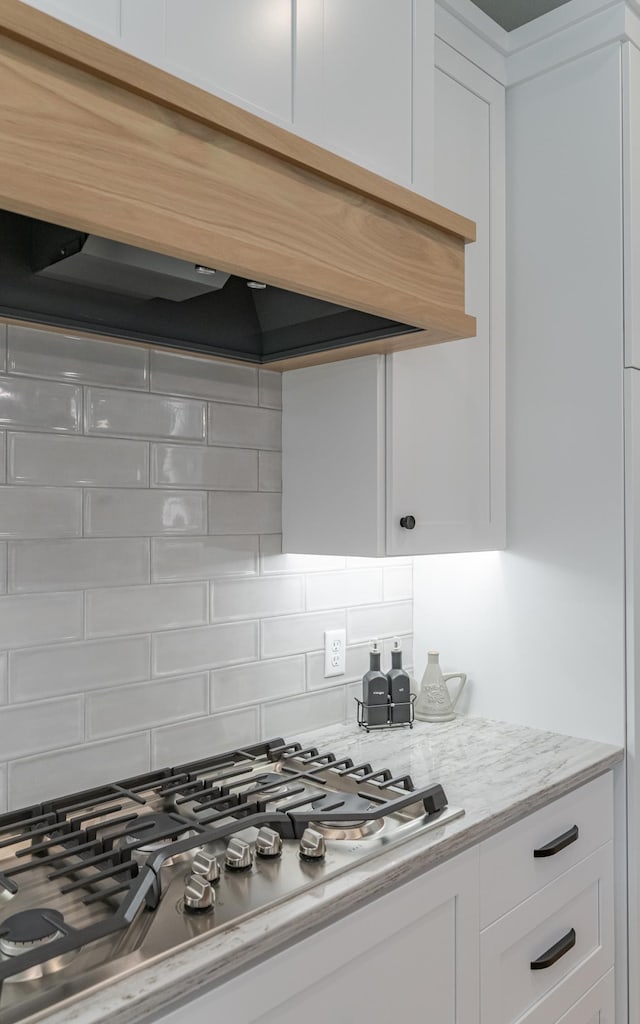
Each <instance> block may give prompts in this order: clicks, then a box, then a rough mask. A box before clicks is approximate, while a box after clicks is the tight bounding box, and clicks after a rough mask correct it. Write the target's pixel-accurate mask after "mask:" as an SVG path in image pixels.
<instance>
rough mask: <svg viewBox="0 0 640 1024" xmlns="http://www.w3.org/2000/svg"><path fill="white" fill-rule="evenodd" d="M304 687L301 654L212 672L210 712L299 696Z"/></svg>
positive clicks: (303, 668)
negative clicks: (239, 705) (275, 698)
mask: <svg viewBox="0 0 640 1024" xmlns="http://www.w3.org/2000/svg"><path fill="white" fill-rule="evenodd" d="M304 683H305V663H304V655H302V654H301V655H297V656H296V657H294V658H274V659H272V660H271V661H252V662H250V663H249V664H248V665H234V666H233V668H220V669H215V670H214V671H213V672H212V673H211V710H212V711H219V710H221V709H222V708H231V707H234V706H237V705H238V704H257V703H259V701H261V700H270V699H271V698H274V697H286V696H291V695H293V694H296V693H303V691H304Z"/></svg>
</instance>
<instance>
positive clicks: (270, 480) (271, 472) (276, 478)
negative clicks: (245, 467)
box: [259, 452, 282, 491]
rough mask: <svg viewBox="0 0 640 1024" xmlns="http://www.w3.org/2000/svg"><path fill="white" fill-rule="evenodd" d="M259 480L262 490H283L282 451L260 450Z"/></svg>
mask: <svg viewBox="0 0 640 1024" xmlns="http://www.w3.org/2000/svg"><path fill="white" fill-rule="evenodd" d="M259 456H260V462H259V480H260V490H261V491H281V490H282V455H281V454H280V452H259Z"/></svg>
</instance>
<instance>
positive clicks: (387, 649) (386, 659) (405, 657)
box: [382, 635, 413, 669]
mask: <svg viewBox="0 0 640 1024" xmlns="http://www.w3.org/2000/svg"><path fill="white" fill-rule="evenodd" d="M398 639H399V641H400V647H401V649H402V665H403V667H404V668H406V669H411V668H412V667H413V637H412V636H411V635H409V636H407V635H403V636H399V637H398ZM392 647H393V638H392V637H389V639H388V640H383V641H382V660H383V663H384V664H385V665H390V664H391V649H392Z"/></svg>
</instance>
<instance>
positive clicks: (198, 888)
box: [184, 875, 216, 914]
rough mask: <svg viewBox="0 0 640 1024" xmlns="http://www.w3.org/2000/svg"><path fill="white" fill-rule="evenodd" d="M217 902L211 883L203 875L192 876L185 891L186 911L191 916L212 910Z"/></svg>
mask: <svg viewBox="0 0 640 1024" xmlns="http://www.w3.org/2000/svg"><path fill="white" fill-rule="evenodd" d="M215 900H216V894H215V893H214V891H213V888H212V886H211V882H208V881H207V879H206V878H205V877H204V876H203V875H190V876H189V878H188V879H187V884H186V885H185V889H184V909H185V910H186V911H187V912H188V913H189V914H198V913H202V912H203V911H205V910H211V909H212V907H213V905H214V903H215Z"/></svg>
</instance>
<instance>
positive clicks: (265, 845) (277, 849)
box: [256, 826, 282, 857]
mask: <svg viewBox="0 0 640 1024" xmlns="http://www.w3.org/2000/svg"><path fill="white" fill-rule="evenodd" d="M256 853H257V854H258V856H259V857H279V856H280V854H281V853H282V836H281V835H280V834H279V833H278V832H276V831H275V829H272V828H267V827H266V826H264V827H263V828H261V829H260V831H259V832H258V836H257V838H256Z"/></svg>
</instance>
